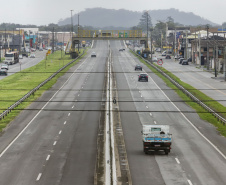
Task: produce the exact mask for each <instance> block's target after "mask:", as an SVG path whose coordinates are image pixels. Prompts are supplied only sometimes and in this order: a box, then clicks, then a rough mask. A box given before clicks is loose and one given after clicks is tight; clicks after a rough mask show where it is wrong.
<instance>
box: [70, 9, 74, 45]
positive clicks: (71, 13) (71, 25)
mask: <svg viewBox="0 0 226 185" xmlns="http://www.w3.org/2000/svg"><path fill="white" fill-rule="evenodd" d="M70 11H71V44H72V37H73V19H72V12H73V11H74V10H70Z"/></svg>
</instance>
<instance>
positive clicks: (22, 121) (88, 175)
mask: <svg viewBox="0 0 226 185" xmlns="http://www.w3.org/2000/svg"><path fill="white" fill-rule="evenodd" d="M107 47H108V45H107V41H104V42H101V41H100V42H98V44H97V45H95V46H94V48H93V49H91V50H90V51H89V52H88V54H87V56H86V57H84V58H83V59H82V60H81V61H80V62H79V63H78V64H77V65H75V66H74V67H72V68H71V69H70V72H75V73H68V74H66V75H64V76H63V77H62V78H60V79H59V80H58V82H57V83H56V84H55V85H54V87H53V88H52V90H50V91H48V92H46V93H44V95H43V96H42V97H41V98H40V100H44V101H47V103H46V104H45V103H33V104H32V105H31V106H30V107H29V108H39V109H48V110H49V111H45V110H40V112H35V111H23V113H21V114H20V115H19V116H18V117H17V118H16V119H15V120H14V121H13V122H12V123H11V126H10V127H9V128H8V130H7V131H6V132H5V133H3V134H2V136H1V138H0V143H1V144H0V145H1V151H2V150H3V148H5V147H6V146H7V144H8V143H9V141H10V139H12V138H13V135H16V132H17V131H18V130H21V129H22V128H23V126H24V125H28V126H27V128H26V129H25V130H24V131H23V132H22V133H21V135H20V136H19V137H18V138H16V140H15V141H14V142H13V143H12V144H11V145H10V147H9V148H8V149H7V150H6V151H5V152H3V153H2V154H1V155H2V156H1V157H0V179H1V183H0V184H7V185H22V184H23V185H24V184H29V185H31V184H49V185H50V184H53V185H57V184H85V185H89V184H94V171H95V162H96V148H97V144H96V143H97V132H98V126H99V119H100V112H99V111H85V110H100V108H101V100H102V93H103V92H102V89H103V84H104V75H105V74H104V71H105V62H106V56H107V54H108V52H107ZM92 51H95V52H96V54H97V57H96V58H91V57H90V54H91V52H92ZM58 90H59V91H58ZM79 101H82V102H79ZM90 101H95V102H93V103H92V102H90ZM43 106H44V107H43ZM51 110H54V111H51ZM76 110H83V111H76Z"/></svg>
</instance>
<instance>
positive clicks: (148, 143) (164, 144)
mask: <svg viewBox="0 0 226 185" xmlns="http://www.w3.org/2000/svg"><path fill="white" fill-rule="evenodd" d="M141 133H142V137H143V149H144V153H145V154H148V153H149V152H150V151H164V152H165V154H166V155H168V154H169V153H170V150H171V144H172V134H170V133H169V125H143V130H142V131H141Z"/></svg>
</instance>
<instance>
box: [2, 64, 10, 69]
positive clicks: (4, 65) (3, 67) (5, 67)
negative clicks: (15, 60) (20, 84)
mask: <svg viewBox="0 0 226 185" xmlns="http://www.w3.org/2000/svg"><path fill="white" fill-rule="evenodd" d="M1 69H6V70H9V66H8V65H7V64H2V65H1Z"/></svg>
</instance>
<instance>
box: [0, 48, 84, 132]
mask: <svg viewBox="0 0 226 185" xmlns="http://www.w3.org/2000/svg"><path fill="white" fill-rule="evenodd" d="M82 52H83V51H81V53H82ZM85 54H86V51H85V53H84V55H85ZM84 55H83V56H84ZM83 56H82V57H83ZM82 57H81V58H82ZM81 58H79V59H78V60H77V61H75V62H74V63H72V64H71V65H69V66H68V67H66V68H65V69H64V70H63V71H61V72H60V73H59V74H57V75H56V76H55V77H54V78H53V79H52V80H50V81H49V82H47V83H46V84H45V85H44V86H43V87H41V88H40V89H39V90H38V91H36V92H35V93H34V95H32V96H30V97H29V98H28V99H26V100H25V102H23V103H21V104H20V105H19V106H18V107H17V108H15V109H14V110H12V112H11V113H9V114H8V115H7V116H6V117H5V118H4V119H2V120H1V121H0V131H2V130H3V129H4V128H5V127H6V126H7V125H8V124H9V123H10V122H11V121H12V120H13V119H14V118H15V117H16V116H17V115H18V114H19V113H20V112H21V111H22V110H23V109H25V108H26V107H27V106H29V105H30V104H31V103H32V101H35V100H36V99H37V98H39V97H40V96H41V95H42V94H43V92H45V91H46V90H48V89H50V88H51V87H52V86H53V85H54V84H55V83H56V81H57V79H58V78H59V77H60V76H62V75H64V74H65V73H66V72H67V71H68V70H69V68H70V67H72V66H73V65H75V64H76V63H77V62H78V61H79V60H80V59H81ZM71 61H72V59H71V58H70V56H68V55H62V59H61V52H60V51H57V52H55V53H54V54H50V55H49V56H48V57H47V60H45V59H44V60H42V61H41V62H39V63H38V64H37V65H35V66H33V67H30V68H28V69H24V70H22V71H21V72H17V73H15V74H13V75H10V76H7V77H6V78H4V79H2V80H0V100H1V102H0V110H1V112H3V111H4V110H6V109H7V108H8V107H10V106H11V105H12V104H13V103H15V102H16V101H18V100H19V99H20V98H22V97H23V96H24V95H25V94H26V93H28V92H29V91H30V90H32V89H33V88H35V87H36V86H38V85H39V84H40V83H41V82H43V81H44V80H46V79H47V78H48V77H49V76H51V75H52V74H53V73H54V72H56V71H57V70H59V69H60V68H61V67H63V65H66V64H67V63H69V62H71Z"/></svg>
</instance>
